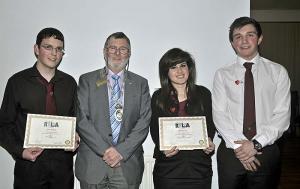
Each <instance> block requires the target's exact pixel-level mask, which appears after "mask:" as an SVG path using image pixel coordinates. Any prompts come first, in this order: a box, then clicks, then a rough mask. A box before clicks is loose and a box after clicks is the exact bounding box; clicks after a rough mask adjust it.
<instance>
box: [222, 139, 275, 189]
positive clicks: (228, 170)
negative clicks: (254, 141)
mask: <svg viewBox="0 0 300 189" xmlns="http://www.w3.org/2000/svg"><path fill="white" fill-rule="evenodd" d="M256 158H257V159H258V160H259V161H260V163H261V166H260V167H258V170H257V171H255V172H251V171H246V170H245V168H244V167H243V165H242V163H241V162H240V161H239V159H237V158H236V157H235V153H234V151H233V149H229V148H226V146H225V142H224V141H223V140H222V142H221V144H220V146H219V148H218V151H217V162H218V177H219V188H220V189H276V187H277V184H278V182H277V181H278V179H279V178H278V175H279V174H278V171H279V168H280V162H279V161H280V152H279V148H278V146H277V145H276V144H273V145H270V146H266V147H265V148H263V153H262V154H261V155H257V156H256Z"/></svg>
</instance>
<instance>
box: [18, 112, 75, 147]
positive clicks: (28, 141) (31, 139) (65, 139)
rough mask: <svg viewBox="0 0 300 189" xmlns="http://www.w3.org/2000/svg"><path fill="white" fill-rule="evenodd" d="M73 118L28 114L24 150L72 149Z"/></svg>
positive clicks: (73, 136)
mask: <svg viewBox="0 0 300 189" xmlns="http://www.w3.org/2000/svg"><path fill="white" fill-rule="evenodd" d="M75 128H76V118H75V117H64V116H50V115H41V114H28V115H27V122H26V131H25V139H24V148H30V147H40V148H43V149H73V148H74V147H75Z"/></svg>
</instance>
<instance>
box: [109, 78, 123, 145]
mask: <svg viewBox="0 0 300 189" xmlns="http://www.w3.org/2000/svg"><path fill="white" fill-rule="evenodd" d="M111 77H112V79H113V80H114V83H113V86H112V91H111V98H110V106H109V113H110V124H111V131H112V143H113V144H114V145H116V144H117V142H118V138H119V133H120V128H121V120H120V119H117V113H116V111H117V110H118V106H121V89H120V86H119V81H118V80H119V79H120V76H118V75H112V76H111ZM119 108H120V107H119Z"/></svg>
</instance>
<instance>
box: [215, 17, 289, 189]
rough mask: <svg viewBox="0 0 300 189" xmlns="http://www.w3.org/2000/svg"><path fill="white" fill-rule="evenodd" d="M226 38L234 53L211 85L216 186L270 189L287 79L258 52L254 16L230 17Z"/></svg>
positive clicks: (284, 118)
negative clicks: (216, 140)
mask: <svg viewBox="0 0 300 189" xmlns="http://www.w3.org/2000/svg"><path fill="white" fill-rule="evenodd" d="M229 39H230V43H231V45H232V47H233V49H234V50H235V52H236V54H237V58H236V61H235V62H234V63H232V64H229V65H226V66H224V67H222V68H220V69H219V70H217V72H216V74H215V79H214V84H213V90H212V104H213V106H212V107H213V120H214V123H215V125H216V128H217V130H218V132H219V134H220V135H221V137H222V142H221V144H220V146H219V148H218V152H217V162H218V175H219V188H220V189H242V188H248V189H266V188H270V189H275V188H277V187H276V183H277V182H276V179H277V178H276V175H277V171H278V168H279V149H278V146H277V145H276V143H275V142H276V141H277V140H278V139H279V138H280V137H281V136H282V134H283V132H284V131H285V130H287V129H288V127H289V124H290V113H291V109H290V102H291V98H290V79H289V76H288V73H287V71H286V69H285V68H284V67H283V66H281V65H280V64H277V63H275V62H272V61H270V60H268V59H265V58H263V57H261V56H260V54H259V45H260V44H261V42H262V39H263V36H262V29H261V26H260V24H259V23H258V22H257V21H256V20H254V19H252V18H249V17H240V18H237V19H236V20H234V22H233V23H232V24H231V26H230V30H229Z"/></svg>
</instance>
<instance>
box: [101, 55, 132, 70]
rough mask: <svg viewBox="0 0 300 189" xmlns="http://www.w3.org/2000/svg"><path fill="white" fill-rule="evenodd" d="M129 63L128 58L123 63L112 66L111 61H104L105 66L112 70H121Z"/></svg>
mask: <svg viewBox="0 0 300 189" xmlns="http://www.w3.org/2000/svg"><path fill="white" fill-rule="evenodd" d="M128 62H129V58H127V59H126V60H124V61H123V62H121V63H119V64H114V63H113V62H112V61H110V60H109V59H108V60H107V61H106V63H107V66H108V67H110V68H112V69H117V70H120V71H121V70H123V69H124V68H125V67H126V65H127V64H128Z"/></svg>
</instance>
